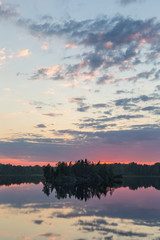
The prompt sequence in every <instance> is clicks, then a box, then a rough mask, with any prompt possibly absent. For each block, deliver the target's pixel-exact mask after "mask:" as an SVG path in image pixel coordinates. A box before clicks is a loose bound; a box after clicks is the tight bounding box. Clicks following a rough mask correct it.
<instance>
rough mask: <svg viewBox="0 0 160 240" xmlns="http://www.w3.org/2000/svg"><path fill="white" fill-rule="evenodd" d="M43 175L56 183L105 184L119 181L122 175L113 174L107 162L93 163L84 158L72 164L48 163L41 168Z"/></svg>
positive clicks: (47, 179)
mask: <svg viewBox="0 0 160 240" xmlns="http://www.w3.org/2000/svg"><path fill="white" fill-rule="evenodd" d="M43 172H44V177H45V180H46V181H47V182H51V183H57V184H81V183H87V184H96V185H100V184H102V183H103V184H104V183H105V184H107V185H111V184H113V183H115V182H121V178H122V175H120V174H116V175H115V174H114V172H113V168H112V166H110V165H107V164H100V162H98V163H97V164H94V163H93V162H92V163H91V162H88V161H87V159H85V160H78V161H77V162H75V163H74V164H72V163H71V162H70V163H69V164H67V163H65V162H58V163H57V167H56V168H54V167H51V166H50V165H49V164H48V165H47V166H46V167H44V168H43Z"/></svg>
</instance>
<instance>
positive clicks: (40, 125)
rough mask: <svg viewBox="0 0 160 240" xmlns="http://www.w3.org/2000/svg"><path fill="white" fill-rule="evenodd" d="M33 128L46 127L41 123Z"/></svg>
mask: <svg viewBox="0 0 160 240" xmlns="http://www.w3.org/2000/svg"><path fill="white" fill-rule="evenodd" d="M35 128H46V125H44V124H43V123H41V124H38V125H36V126H35Z"/></svg>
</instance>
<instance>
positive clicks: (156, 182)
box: [122, 177, 160, 190]
mask: <svg viewBox="0 0 160 240" xmlns="http://www.w3.org/2000/svg"><path fill="white" fill-rule="evenodd" d="M122 186H123V187H129V189H131V190H136V189H138V188H142V187H144V188H148V187H154V188H155V189H157V190H160V177H124V178H123V183H122Z"/></svg>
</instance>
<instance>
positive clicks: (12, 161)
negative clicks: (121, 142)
mask: <svg viewBox="0 0 160 240" xmlns="http://www.w3.org/2000/svg"><path fill="white" fill-rule="evenodd" d="M76 161H77V160H76ZM76 161H72V164H74V162H76ZM88 161H89V162H91V163H92V162H93V163H94V164H97V163H98V162H100V164H114V163H120V164H130V163H132V162H134V163H136V164H140V165H154V164H156V163H158V162H144V161H143V162H136V161H125V162H124V161H108V160H106V161H105V160H102V161H90V160H88ZM59 162H63V161H59ZM69 162H70V161H66V163H68V164H69ZM57 163H58V162H50V161H47V162H42V161H41V162H38V161H37V162H29V161H28V160H25V159H0V164H11V165H14V166H18V165H21V166H36V165H38V166H41V167H42V166H45V165H48V164H50V165H51V166H52V167H55V166H56V165H57Z"/></svg>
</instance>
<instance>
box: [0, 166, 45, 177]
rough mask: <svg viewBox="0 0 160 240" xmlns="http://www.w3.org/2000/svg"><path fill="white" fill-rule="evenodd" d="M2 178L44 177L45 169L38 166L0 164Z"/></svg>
mask: <svg viewBox="0 0 160 240" xmlns="http://www.w3.org/2000/svg"><path fill="white" fill-rule="evenodd" d="M0 175H1V176H12V175H14V176H17V175H18V176H19V175H21V176H24V175H25V176H30V175H43V168H42V167H40V166H38V165H36V166H33V167H32V166H20V165H18V166H14V165H11V164H0Z"/></svg>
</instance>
